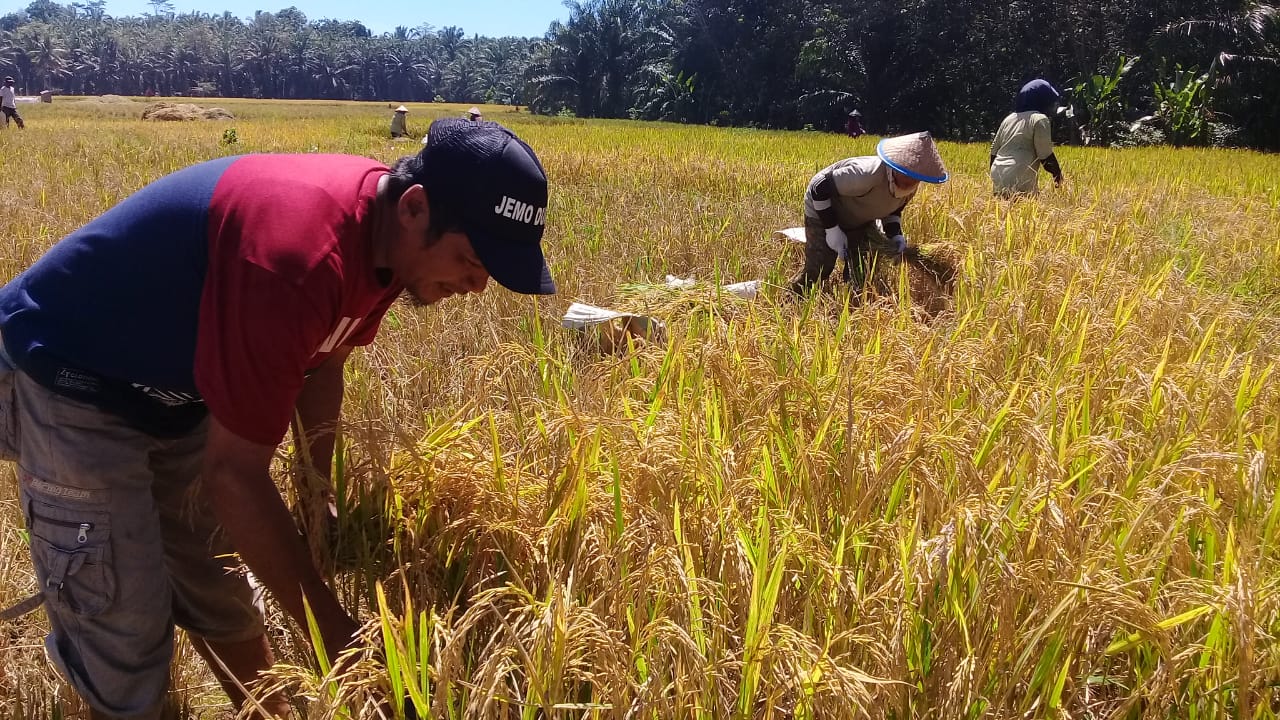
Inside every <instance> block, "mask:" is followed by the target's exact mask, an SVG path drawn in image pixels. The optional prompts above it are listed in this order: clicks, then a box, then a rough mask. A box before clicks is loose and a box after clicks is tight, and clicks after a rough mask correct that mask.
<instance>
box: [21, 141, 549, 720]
mask: <svg viewBox="0 0 1280 720" xmlns="http://www.w3.org/2000/svg"><path fill="white" fill-rule="evenodd" d="M429 135H430V136H431V142H430V144H428V145H427V146H426V147H425V148H423V149H422V150H421V151H420V152H419V153H418V154H417V155H413V156H409V157H404V158H401V159H400V160H399V161H397V162H396V163H395V164H394V166H392V167H387V166H385V165H383V164H382V163H379V162H377V161H374V160H370V159H368V158H363V157H356V156H350V155H313V154H303V155H243V156H238V157H225V158H218V159H215V160H210V161H207V162H204V163H200V164H197V165H193V166H191V167H188V168H185V169H182V170H179V171H177V172H175V173H173V174H171V175H168V176H166V177H163V178H160V179H159V180H156V181H155V182H153V183H151V184H150V185H147V186H146V187H144V188H142V189H141V190H139V191H138V192H137V193H135V194H134V195H132V196H130V197H128V198H126V199H125V200H123V201H122V202H120V203H119V204H118V205H116V206H115V207H113V208H111V209H110V210H108V211H107V212H106V213H104V214H103V215H101V216H99V217H98V218H96V219H95V220H93V221H91V222H89V224H87V225H85V226H84V227H83V228H81V229H79V230H77V231H75V232H73V233H71V234H70V235H68V236H67V237H66V238H64V239H62V240H61V241H60V242H59V243H58V244H56V245H55V246H54V247H53V248H52V249H50V250H49V252H47V253H46V254H45V255H44V256H43V257H41V258H40V259H39V260H37V261H36V263H35V264H34V265H32V266H31V267H30V268H28V269H27V270H26V271H25V272H23V273H22V274H21V275H19V276H18V277H16V278H14V279H13V280H11V281H10V282H9V283H8V284H7V285H4V286H3V287H2V288H0V332H2V333H3V346H2V347H0V458H3V459H9V460H17V476H18V490H19V496H20V504H21V508H22V512H23V514H24V517H25V520H26V527H27V529H28V531H29V538H28V540H29V543H30V549H31V556H32V560H33V564H34V566H35V571H36V576H37V580H38V586H39V588H40V593H39V594H38V595H36V596H34V597H33V598H31V601H30V602H28V603H23V604H21V605H22V606H23V607H26V608H30V609H34V608H35V607H39V605H41V604H43V605H44V608H45V612H46V614H47V615H48V619H49V627H50V631H51V632H50V634H49V636H48V638H47V639H46V641H45V648H46V651H47V654H48V657H49V658H50V660H51V661H52V662H53V663H54V664H55V665H56V666H57V667H58V669H59V671H60V672H61V673H62V675H63V676H64V677H65V678H66V679H67V681H68V682H69V683H70V684H71V685H72V686H73V687H74V688H75V690H76V691H77V692H78V693H79V694H80V696H81V697H82V698H84V700H85V702H86V703H88V705H89V706H90V708H91V716H92V717H93V718H129V719H135V718H136V719H143V718H146V719H151V718H158V717H159V715H160V712H161V707H162V705H163V703H162V700H163V698H164V694H165V690H166V687H167V685H168V680H169V664H170V660H171V659H172V656H173V638H174V626H175V625H177V626H180V627H182V628H184V629H185V630H186V631H187V634H188V636H189V637H190V638H191V640H192V645H193V646H194V647H195V648H196V650H197V651H198V652H199V653H200V654H201V655H202V656H203V657H204V658H205V659H206V660H207V661H208V663H209V666H210V668H211V669H212V670H213V672H214V674H215V675H216V676H217V677H218V678H219V680H220V681H221V682H222V685H223V687H224V689H226V691H227V694H228V695H229V696H230V697H231V698H232V700H233V701H234V702H236V704H237V705H239V704H241V703H243V702H244V701H245V697H244V695H243V694H242V693H241V691H240V690H239V687H240V686H239V685H238V684H237V683H241V684H248V683H250V682H252V681H253V680H254V679H255V678H256V677H257V676H258V674H259V673H260V672H261V671H263V670H264V669H266V668H267V667H269V666H270V665H271V662H272V658H271V652H270V647H269V645H268V643H267V640H266V636H265V635H264V624H263V618H262V616H261V614H260V613H259V611H258V609H257V607H256V605H255V602H254V597H253V593H252V591H251V588H250V586H249V583H248V582H247V580H246V578H245V576H244V575H243V574H241V573H237V572H228V566H227V563H228V560H227V557H228V556H229V555H230V554H231V553H233V552H234V553H238V555H239V558H240V559H241V560H243V562H244V563H245V564H246V565H248V567H249V569H250V570H252V571H253V574H254V575H255V576H256V577H257V579H258V580H259V581H260V583H261V584H262V585H263V586H265V588H266V589H267V590H268V591H270V592H271V593H272V594H273V595H274V596H275V599H276V601H277V602H278V603H279V605H280V606H281V607H282V608H283V609H284V610H285V611H286V612H287V613H288V614H289V615H290V616H291V617H292V618H293V619H294V620H295V621H296V622H298V623H299V624H300V625H302V626H303V627H304V628H305V627H307V626H308V625H309V622H308V616H310V617H311V618H314V620H315V623H316V627H317V629H318V632H319V635H320V637H321V639H322V640H323V644H324V650H325V652H327V654H328V655H329V659H330V660H331V661H332V660H334V659H336V658H337V656H338V654H339V653H341V652H342V651H343V650H344V648H346V647H348V646H350V645H352V644H353V643H354V642H356V640H355V636H356V633H357V631H358V630H359V624H358V623H357V622H356V621H355V620H354V619H353V618H352V616H351V615H350V614H349V613H348V611H347V609H346V608H343V607H342V605H341V603H340V602H339V600H338V598H337V597H336V596H335V595H334V593H333V591H332V590H331V589H330V588H329V587H328V585H326V584H325V582H324V579H323V578H322V577H321V574H320V572H319V570H317V569H316V566H315V565H314V564H313V562H312V559H311V555H310V553H309V551H308V549H307V545H306V543H305V542H304V541H303V539H302V536H301V535H300V534H299V532H298V529H297V527H296V526H295V524H294V522H293V519H292V517H291V516H290V513H289V510H288V508H287V507H286V505H285V502H284V500H283V498H281V496H280V493H279V491H278V490H277V488H276V485H275V482H274V480H273V479H272V476H271V464H272V459H273V458H274V457H275V454H276V448H277V446H278V445H279V443H280V441H281V440H282V439H283V438H284V435H285V433H286V431H287V430H288V429H289V428H290V426H291V425H292V427H293V433H294V441H295V445H296V446H298V447H306V448H308V450H309V452H308V453H306V455H305V457H304V458H302V461H303V464H304V465H305V464H307V462H308V461H309V463H310V465H311V469H312V472H314V473H315V474H316V476H318V481H323V482H325V483H326V484H327V480H328V478H329V474H330V467H331V465H332V458H333V445H334V430H335V427H336V425H337V423H338V420H339V414H340V409H341V407H342V396H343V364H344V363H345V361H346V359H347V357H348V355H349V354H350V353H351V352H352V350H353V349H354V348H355V347H356V346H361V345H367V344H369V343H370V342H372V341H373V339H374V336H375V335H376V334H377V331H378V326H379V324H380V322H381V320H382V317H383V315H384V314H385V313H386V312H387V310H388V308H389V307H390V306H391V304H392V303H393V302H394V301H395V300H396V298H397V297H399V296H400V295H401V294H402V293H404V294H407V295H408V296H409V297H410V298H411V299H412V300H414V301H415V302H417V303H419V304H432V303H436V302H439V301H441V300H444V299H445V298H448V297H450V296H453V295H465V294H467V293H479V292H483V291H484V289H485V287H486V286H487V284H488V281H489V278H490V277H493V278H494V279H495V280H497V281H498V282H499V283H501V284H502V285H504V286H506V287H507V288H509V289H511V290H513V291H515V292H519V293H525V294H548V293H553V292H555V284H554V282H553V281H552V279H551V275H550V273H549V272H548V270H547V266H546V263H545V261H544V259H543V254H542V235H543V227H544V225H545V222H546V207H547V178H546V174H545V172H544V171H543V169H542V165H541V163H540V162H539V161H538V158H537V156H536V155H535V154H534V152H533V150H532V149H531V148H530V147H529V146H528V145H527V144H525V143H524V142H523V141H521V140H520V139H519V138H517V137H516V136H515V135H514V134H513V133H511V132H510V131H509V130H507V129H506V128H503V127H502V126H500V125H498V124H496V123H488V122H486V123H473V122H468V121H466V120H464V119H462V118H456V119H450V120H439V121H436V122H435V123H433V124H432V126H431V128H430V130H429ZM197 478H198V482H197ZM231 569H232V570H234V569H235V563H234V562H232V563H231ZM304 608H305V609H304ZM12 616H13V613H12V612H10V611H9V610H0V618H6V617H12ZM267 704H268V706H269V707H270V709H272V710H273V711H281V712H285V711H287V708H286V707H285V706H284V704H283V701H281V700H279V699H273V700H272V701H270V702H268V703H267Z"/></svg>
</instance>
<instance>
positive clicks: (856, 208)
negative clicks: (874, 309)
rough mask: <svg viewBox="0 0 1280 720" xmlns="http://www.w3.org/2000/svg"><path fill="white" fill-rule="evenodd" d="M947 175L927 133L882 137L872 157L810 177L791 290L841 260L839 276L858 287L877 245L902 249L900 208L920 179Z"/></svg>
mask: <svg viewBox="0 0 1280 720" xmlns="http://www.w3.org/2000/svg"><path fill="white" fill-rule="evenodd" d="M947 177H948V175H947V169H946V167H945V166H944V165H943V163H942V156H941V155H939V154H938V148H937V146H936V145H935V144H934V142H933V137H932V136H930V135H929V133H927V132H920V133H915V134H912V135H902V136H899V137H892V138H885V139H883V140H881V141H880V143H879V145H877V146H876V154H875V155H873V156H866V157H852V158H846V159H844V160H841V161H839V162H837V163H835V164H833V165H831V166H829V167H827V168H825V169H823V170H822V171H821V172H819V173H818V174H817V175H814V176H813V179H812V180H810V181H809V188H808V190H806V191H805V194H804V234H805V243H804V269H803V270H802V271H801V272H800V274H799V275H797V276H796V277H795V279H793V280H792V281H791V289H792V291H794V292H796V293H803V292H805V291H806V290H808V289H809V288H810V287H812V286H813V285H814V284H816V283H819V282H822V281H823V280H826V279H827V277H828V276H829V275H831V273H832V271H834V270H835V267H836V261H837V260H838V259H840V258H844V279H845V280H846V281H847V282H849V283H850V284H853V285H855V286H861V285H862V283H863V282H864V281H865V279H866V275H867V271H868V269H869V267H870V262H871V260H872V255H873V254H874V253H877V252H880V248H889V247H892V249H893V250H894V251H895V252H896V253H898V254H901V253H902V252H904V251H905V250H906V249H907V238H906V236H905V235H903V234H902V211H903V209H904V208H906V206H907V203H909V202H911V198H912V197H914V196H915V193H916V190H918V189H919V187H920V183H921V182H927V183H943V182H946V181H947ZM877 220H878V221H879V227H877V224H876V221H877Z"/></svg>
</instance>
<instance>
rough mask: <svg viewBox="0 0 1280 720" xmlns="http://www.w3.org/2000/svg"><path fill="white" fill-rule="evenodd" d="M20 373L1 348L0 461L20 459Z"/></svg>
mask: <svg viewBox="0 0 1280 720" xmlns="http://www.w3.org/2000/svg"><path fill="white" fill-rule="evenodd" d="M17 378H18V371H17V369H15V368H14V366H13V362H12V361H11V360H10V359H9V354H8V353H6V352H5V351H4V347H3V346H0V460H17V459H18V403H17V388H16V387H15V385H14V382H15V381H16V380H17Z"/></svg>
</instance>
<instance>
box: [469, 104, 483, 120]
mask: <svg viewBox="0 0 1280 720" xmlns="http://www.w3.org/2000/svg"><path fill="white" fill-rule="evenodd" d="M467 119H468V120H483V119H484V115H483V114H481V113H480V108H478V107H472V108H471V109H470V110H468V111H467Z"/></svg>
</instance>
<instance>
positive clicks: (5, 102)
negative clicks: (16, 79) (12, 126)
mask: <svg viewBox="0 0 1280 720" xmlns="http://www.w3.org/2000/svg"><path fill="white" fill-rule="evenodd" d="M0 112H3V113H4V126H5V127H9V118H13V121H14V122H16V123H18V129H19V130H21V129H22V128H24V127H26V125H25V124H23V122H22V116H21V115H19V114H18V98H17V96H16V95H15V94H14V92H13V78H12V77H9V76H7V75H6V76H5V78H4V85H0Z"/></svg>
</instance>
